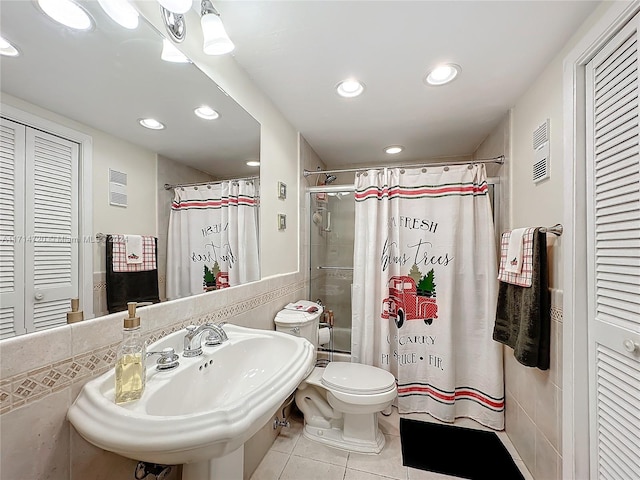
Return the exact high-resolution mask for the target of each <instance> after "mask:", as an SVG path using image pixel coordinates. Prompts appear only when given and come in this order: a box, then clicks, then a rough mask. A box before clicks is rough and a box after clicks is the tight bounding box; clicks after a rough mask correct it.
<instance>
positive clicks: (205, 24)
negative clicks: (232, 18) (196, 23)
mask: <svg viewBox="0 0 640 480" xmlns="http://www.w3.org/2000/svg"><path fill="white" fill-rule="evenodd" d="M200 25H201V26H202V36H203V37H204V45H203V46H202V50H203V51H204V53H206V54H207V55H224V54H226V53H229V52H231V51H233V49H234V48H235V45H234V44H233V42H232V41H231V39H230V38H229V35H228V34H227V31H226V30H225V28H224V25H223V24H222V20H221V19H220V14H219V13H218V11H217V10H216V9H215V8H214V7H213V4H212V3H211V1H210V0H202V18H200Z"/></svg>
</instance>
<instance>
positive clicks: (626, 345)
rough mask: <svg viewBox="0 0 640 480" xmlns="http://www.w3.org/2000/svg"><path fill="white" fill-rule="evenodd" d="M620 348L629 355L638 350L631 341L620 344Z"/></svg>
mask: <svg viewBox="0 0 640 480" xmlns="http://www.w3.org/2000/svg"><path fill="white" fill-rule="evenodd" d="M622 346H623V347H624V349H625V350H626V351H627V352H629V353H634V352H635V351H636V350H638V344H637V343H635V342H634V341H633V340H629V339H626V340H625V341H624V342H622Z"/></svg>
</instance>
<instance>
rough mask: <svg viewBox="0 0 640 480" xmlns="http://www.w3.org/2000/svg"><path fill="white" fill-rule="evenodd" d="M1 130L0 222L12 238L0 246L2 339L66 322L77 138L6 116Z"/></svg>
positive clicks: (73, 278) (74, 286)
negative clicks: (44, 129) (35, 127)
mask: <svg viewBox="0 0 640 480" xmlns="http://www.w3.org/2000/svg"><path fill="white" fill-rule="evenodd" d="M2 132H3V136H2V162H3V165H2V166H3V172H2V175H1V176H0V179H1V181H2V195H3V197H2V198H3V199H4V200H6V202H5V201H3V202H2V213H3V215H2V222H1V223H2V227H1V228H2V231H3V232H4V231H5V230H6V231H7V232H12V233H8V234H9V235H11V237H12V238H14V239H15V241H13V242H3V244H2V245H1V248H2V250H1V251H0V253H1V255H2V256H1V257H0V261H1V262H2V282H1V283H0V285H1V290H0V292H2V297H1V299H0V300H1V301H2V303H1V305H0V312H2V325H1V326H2V331H0V335H1V337H0V338H6V337H10V336H13V335H16V334H20V333H24V332H25V331H26V332H33V331H38V330H43V329H46V328H51V327H54V326H57V325H63V324H65V323H66V313H67V312H68V311H69V309H70V299H71V298H74V297H77V296H78V272H79V269H78V243H77V242H78V238H79V235H78V233H79V232H78V156H79V154H78V145H77V143H75V142H71V141H69V140H65V139H63V138H60V137H57V136H55V135H51V134H48V133H45V132H42V131H40V130H37V129H34V128H30V127H26V126H24V125H21V124H19V123H15V122H12V121H10V120H6V119H2ZM12 135H13V136H12ZM5 164H6V165H7V166H8V167H9V166H12V169H10V168H8V169H7V170H6V172H5V168H4V167H5ZM5 177H6V178H5ZM5 184H6V185H7V187H9V186H10V185H13V188H12V189H11V188H5ZM5 213H6V215H5ZM3 235H4V233H3ZM12 275H13V279H12ZM5 284H6V285H5ZM20 296H22V298H20Z"/></svg>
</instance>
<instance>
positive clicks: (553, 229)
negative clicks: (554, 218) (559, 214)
mask: <svg viewBox="0 0 640 480" xmlns="http://www.w3.org/2000/svg"><path fill="white" fill-rule="evenodd" d="M563 230H564V227H563V226H562V224H560V223H556V224H555V225H554V226H553V227H542V228H541V229H540V231H541V232H542V233H552V234H553V235H557V236H560V235H562V231H563Z"/></svg>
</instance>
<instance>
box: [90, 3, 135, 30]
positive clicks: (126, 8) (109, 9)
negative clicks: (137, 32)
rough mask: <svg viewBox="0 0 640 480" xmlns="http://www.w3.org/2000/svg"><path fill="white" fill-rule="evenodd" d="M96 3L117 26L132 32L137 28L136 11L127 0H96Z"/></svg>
mask: <svg viewBox="0 0 640 480" xmlns="http://www.w3.org/2000/svg"><path fill="white" fill-rule="evenodd" d="M98 3H99V4H100V6H101V7H102V9H103V10H104V11H105V13H106V14H107V15H109V16H110V17H111V19H112V20H113V21H114V22H116V23H117V24H118V25H120V26H122V27H124V28H128V29H129V30H133V29H136V28H138V22H139V18H138V17H139V15H138V11H137V10H136V9H135V8H133V5H131V3H129V0H98Z"/></svg>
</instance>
